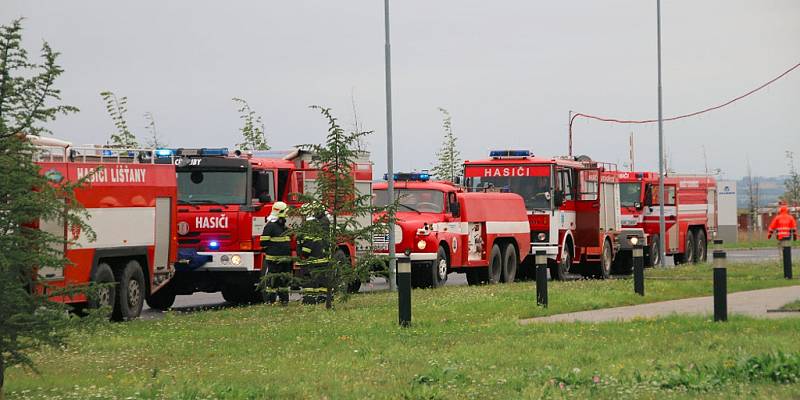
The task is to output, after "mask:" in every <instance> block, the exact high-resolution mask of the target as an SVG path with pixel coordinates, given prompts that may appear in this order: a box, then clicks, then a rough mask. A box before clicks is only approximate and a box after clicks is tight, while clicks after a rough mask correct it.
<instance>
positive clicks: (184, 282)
mask: <svg viewBox="0 0 800 400" xmlns="http://www.w3.org/2000/svg"><path fill="white" fill-rule="evenodd" d="M157 155H158V157H159V158H158V162H161V163H171V164H175V166H176V171H177V176H178V220H177V231H178V235H179V237H178V242H179V245H180V248H181V255H182V256H183V257H185V258H188V259H189V260H190V262H189V263H188V264H186V265H184V266H182V267H179V268H178V270H177V272H176V275H175V278H174V279H173V281H172V282H171V283H170V285H169V286H168V287H167V289H168V293H170V294H171V295H172V297H171V298H170V299H166V301H164V302H163V303H162V304H158V306H159V307H157V308H162V309H163V308H168V307H169V306H171V305H172V302H173V301H174V296H175V295H177V294H192V293H194V292H218V291H221V292H222V295H223V297H224V298H225V300H226V301H228V302H232V303H252V302H261V301H263V300H265V299H266V295H265V293H264V292H263V291H261V290H257V288H256V285H257V283H258V282H259V281H260V280H261V277H262V276H263V274H264V273H266V271H265V269H264V268H262V265H263V261H264V257H263V254H262V253H261V246H260V243H259V240H258V238H259V236H260V235H261V233H262V231H263V229H264V225H265V224H266V221H265V218H266V216H268V215H269V213H270V211H271V210H272V205H273V204H274V203H275V202H277V201H283V202H285V203H287V204H288V205H289V206H290V207H299V206H300V205H301V204H300V203H299V199H298V196H297V194H300V193H306V192H310V191H312V190H313V187H314V181H315V178H316V174H317V170H315V169H314V168H312V167H311V159H312V155H311V154H309V153H307V152H304V151H301V150H298V149H293V150H288V151H256V152H247V153H245V152H241V151H238V150H237V151H233V152H230V151H228V149H225V148H202V149H183V148H181V149H160V150H157ZM365 157H366V156H365ZM371 168H372V167H371V164H369V161H368V160H366V161H365V162H359V163H358V164H357V165H356V168H354V171H355V172H354V173H355V174H356V185H358V186H359V187H358V189H359V190H367V191H369V190H370V185H371V178H372V169H371ZM364 185H366V187H363V186H364ZM289 223H290V224H291V221H289ZM340 247H341V251H343V252H344V253H345V255H347V256H348V257H352V256H354V255H355V246H354V244H352V243H343V244H341V245H340ZM151 306H155V305H151Z"/></svg>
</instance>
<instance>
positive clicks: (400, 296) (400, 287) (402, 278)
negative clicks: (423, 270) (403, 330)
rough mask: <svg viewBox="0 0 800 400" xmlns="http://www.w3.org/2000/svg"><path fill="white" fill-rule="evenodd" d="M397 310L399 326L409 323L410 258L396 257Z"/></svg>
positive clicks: (405, 325)
mask: <svg viewBox="0 0 800 400" xmlns="http://www.w3.org/2000/svg"><path fill="white" fill-rule="evenodd" d="M397 309H398V310H397V311H398V316H399V319H400V326H401V327H407V326H409V325H411V258H409V257H408V256H406V257H402V256H401V257H397Z"/></svg>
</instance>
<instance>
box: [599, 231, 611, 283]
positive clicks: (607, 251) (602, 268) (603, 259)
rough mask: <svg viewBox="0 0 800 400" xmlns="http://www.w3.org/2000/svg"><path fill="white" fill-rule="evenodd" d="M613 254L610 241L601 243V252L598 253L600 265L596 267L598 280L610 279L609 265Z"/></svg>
mask: <svg viewBox="0 0 800 400" xmlns="http://www.w3.org/2000/svg"><path fill="white" fill-rule="evenodd" d="M613 258H614V254H613V250H612V249H611V241H609V240H608V239H606V240H604V241H603V250H602V252H601V253H600V263H599V264H598V265H597V269H598V270H597V277H598V278H600V279H608V278H610V277H611V264H612V262H613Z"/></svg>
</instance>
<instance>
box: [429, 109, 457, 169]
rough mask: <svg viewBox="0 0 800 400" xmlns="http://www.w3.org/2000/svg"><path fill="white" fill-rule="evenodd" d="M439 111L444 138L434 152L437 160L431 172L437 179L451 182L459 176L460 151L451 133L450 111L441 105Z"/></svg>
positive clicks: (451, 120)
mask: <svg viewBox="0 0 800 400" xmlns="http://www.w3.org/2000/svg"><path fill="white" fill-rule="evenodd" d="M439 111H441V112H442V115H443V120H442V128H443V129H444V138H443V140H442V147H441V148H440V149H439V151H437V152H436V158H437V161H436V165H434V167H433V169H432V170H431V173H432V174H433V176H435V177H436V178H437V179H444V180H448V181H451V182H452V181H455V179H456V177H459V176H461V170H462V165H461V153H460V152H459V151H458V148H457V146H456V141H457V140H458V138H456V136H455V135H454V134H453V119H452V117H451V116H450V113H449V112H448V111H447V110H445V109H444V108H441V107H439Z"/></svg>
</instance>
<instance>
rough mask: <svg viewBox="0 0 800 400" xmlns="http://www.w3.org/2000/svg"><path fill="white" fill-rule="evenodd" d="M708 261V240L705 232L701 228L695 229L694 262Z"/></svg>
mask: <svg viewBox="0 0 800 400" xmlns="http://www.w3.org/2000/svg"><path fill="white" fill-rule="evenodd" d="M706 261H708V241H707V240H706V232H705V231H704V230H703V229H698V230H697V236H696V237H695V249H694V262H696V263H704V262H706Z"/></svg>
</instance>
